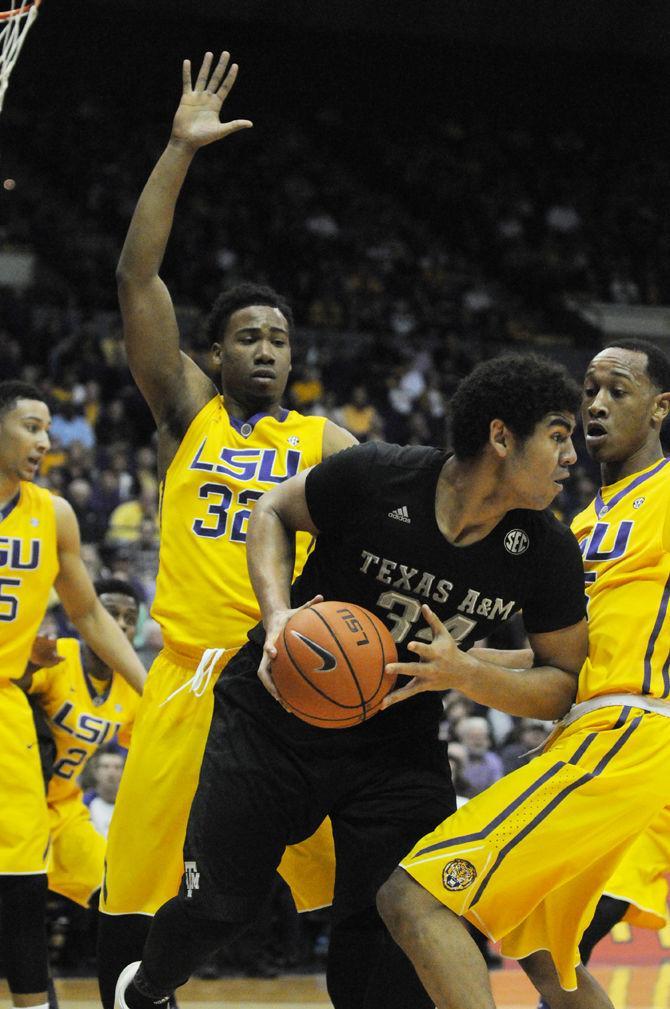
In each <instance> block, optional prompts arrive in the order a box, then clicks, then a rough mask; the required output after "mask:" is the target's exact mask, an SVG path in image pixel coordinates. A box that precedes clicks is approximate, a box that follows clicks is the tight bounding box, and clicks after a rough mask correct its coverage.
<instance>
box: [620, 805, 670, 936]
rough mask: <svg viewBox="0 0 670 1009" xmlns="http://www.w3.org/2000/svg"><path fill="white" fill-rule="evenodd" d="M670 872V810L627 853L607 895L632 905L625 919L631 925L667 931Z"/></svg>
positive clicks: (662, 814) (648, 828) (641, 835)
mask: <svg viewBox="0 0 670 1009" xmlns="http://www.w3.org/2000/svg"><path fill="white" fill-rule="evenodd" d="M669 872H670V809H664V810H663V812H662V813H661V815H660V816H659V817H657V819H655V820H654V822H653V823H652V824H651V825H650V826H649V827H647V829H646V830H645V831H644V832H643V833H642V834H640V836H639V837H638V838H637V840H635V841H634V842H633V844H632V845H631V846H630V848H629V849H628V850H627V852H626V854H625V855H624V856H623V858H622V859H621V861H620V862H619V864H618V865H617V867H616V869H615V870H614V872H613V873H612V875H611V876H610V878H609V879H608V880H607V883H606V884H605V890H604V892H605V893H606V894H607V896H608V897H616V898H617V899H618V900H625V901H626V902H627V903H628V904H630V907H629V908H628V910H627V911H626V913H625V915H624V917H623V920H624V921H627V922H628V923H629V924H630V925H637V927H638V928H656V929H659V928H665V926H666V925H667V924H668V873H669Z"/></svg>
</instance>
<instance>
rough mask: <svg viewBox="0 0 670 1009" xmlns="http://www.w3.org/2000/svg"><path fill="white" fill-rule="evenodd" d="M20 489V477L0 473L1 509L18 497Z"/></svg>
mask: <svg viewBox="0 0 670 1009" xmlns="http://www.w3.org/2000/svg"><path fill="white" fill-rule="evenodd" d="M20 488H21V481H20V480H19V478H18V477H15V476H10V474H8V473H3V472H2V471H0V509H2V508H4V507H5V505H6V504H9V502H10V501H11V500H12V499H13V498H15V497H16V495H17V494H18V493H19V490H20Z"/></svg>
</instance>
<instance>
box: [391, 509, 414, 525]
mask: <svg viewBox="0 0 670 1009" xmlns="http://www.w3.org/2000/svg"><path fill="white" fill-rule="evenodd" d="M388 515H389V518H390V519H397V520H398V522H411V521H412V520H411V518H410V517H409V513H408V511H407V505H401V506H400V508H394V509H393V511H392V512H389V513H388Z"/></svg>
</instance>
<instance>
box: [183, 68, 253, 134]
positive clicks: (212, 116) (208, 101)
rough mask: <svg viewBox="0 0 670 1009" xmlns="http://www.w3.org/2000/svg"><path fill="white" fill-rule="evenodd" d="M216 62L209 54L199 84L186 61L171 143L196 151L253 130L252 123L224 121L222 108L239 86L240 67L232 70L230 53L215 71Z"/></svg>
mask: <svg viewBox="0 0 670 1009" xmlns="http://www.w3.org/2000/svg"><path fill="white" fill-rule="evenodd" d="M213 59H214V57H213V55H212V53H205V58H204V59H203V61H202V66H201V67H200V70H199V72H198V76H197V78H196V82H195V84H193V83H192V80H191V61H190V60H184V64H183V68H182V78H183V89H182V96H181V101H180V102H179V108H178V109H177V112H176V114H175V117H174V121H173V123H172V137H171V139H172V140H173V141H177V142H178V143H182V144H185V145H186V146H188V147H190V148H191V149H192V150H197V149H198V148H199V147H204V146H205V145H206V144H211V143H213V142H214V141H215V140H221V139H223V137H227V136H228V135H229V134H230V133H237V131H238V130H245V129H248V128H249V127H250V126H253V123H252V122H250V120H248V119H234V120H233V121H232V122H229V123H222V122H221V121H220V118H219V116H220V113H221V106H222V105H223V103H224V102H225V100H226V98H227V97H228V95H229V94H230V91H231V89H232V87H233V84H234V83H235V78H236V77H237V70H238V67H237V63H233V64H231V66H230V67H229V66H228V63H229V61H230V53H226V52H224V53H221V56H220V58H219V62H218V63H217V64H216V66H215V67H214V70H212V61H213Z"/></svg>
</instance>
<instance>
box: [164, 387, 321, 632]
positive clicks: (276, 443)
mask: <svg viewBox="0 0 670 1009" xmlns="http://www.w3.org/2000/svg"><path fill="white" fill-rule="evenodd" d="M324 424H325V419H324V418H323V417H304V416H303V415H302V414H299V413H296V412H295V411H294V410H282V412H281V415H280V416H279V418H275V417H271V416H269V415H268V414H257V415H255V416H254V417H251V418H249V420H247V421H244V422H241V421H238V420H236V419H235V418H233V417H230V416H229V415H228V412H227V411H226V408H225V406H224V403H223V399H222V397H221V396H215V397H214V398H213V399H211V400H210V401H209V403H207V404H206V405H205V406H204V407H203V408H202V410H201V411H200V412H199V413H198V414H197V416H196V417H195V418H194V419H193V421H192V422H191V425H190V426H189V429H188V431H187V432H186V434H185V435H184V438H183V439H182V442H181V444H180V446H179V448H178V450H177V452H176V454H175V456H174V459H173V460H172V462H171V463H170V466H169V467H168V470H167V473H166V475H165V480H164V482H163V487H162V494H161V537H160V539H161V545H160V558H159V570H158V579H157V585H156V598H155V600H154V604H153V607H152V611H151V612H152V616H153V617H154V618H155V619H156V620H157V621H158V623H159V624H160V625H161V628H162V630H163V637H164V639H165V641H166V643H167V644H168V645H171V646H172V647H173V648H176V649H180V650H181V651H184V646H186V647H187V648H190V649H193V650H194V651H202V649H204V648H209V647H212V646H218V647H224V648H237V647H239V646H240V645H242V644H244V642H245V640H246V634H247V631H248V630H249V628H250V627H252V626H253V624H254V623H256V622H257V621H258V620H259V619H260V613H259V610H258V603H257V602H256V597H255V596H254V592H253V589H252V588H251V583H250V581H249V575H248V573H247V562H246V555H245V548H246V539H247V524H248V521H249V516H250V515H251V511H252V509H253V506H254V504H255V502H256V501H257V500H258V498H259V497H261V495H262V494H263V493H264V492H265V491H267V490H269V489H271V488H272V487H276V486H277V485H278V484H280V483H282V482H283V481H284V480H287V479H288V478H289V477H291V476H294V475H295V474H296V473H299V472H300V471H301V470H304V469H306V468H307V467H309V466H313V465H315V463H318V462H320V461H321V454H322V447H323V429H324ZM309 545H310V538H309V536H308V535H306V534H303V533H301V534H299V535H298V536H297V541H296V561H295V571H294V574H295V575H297V574H298V573H299V572H300V571H301V570H302V566H303V564H304V563H305V559H306V557H307V551H308V549H309Z"/></svg>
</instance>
